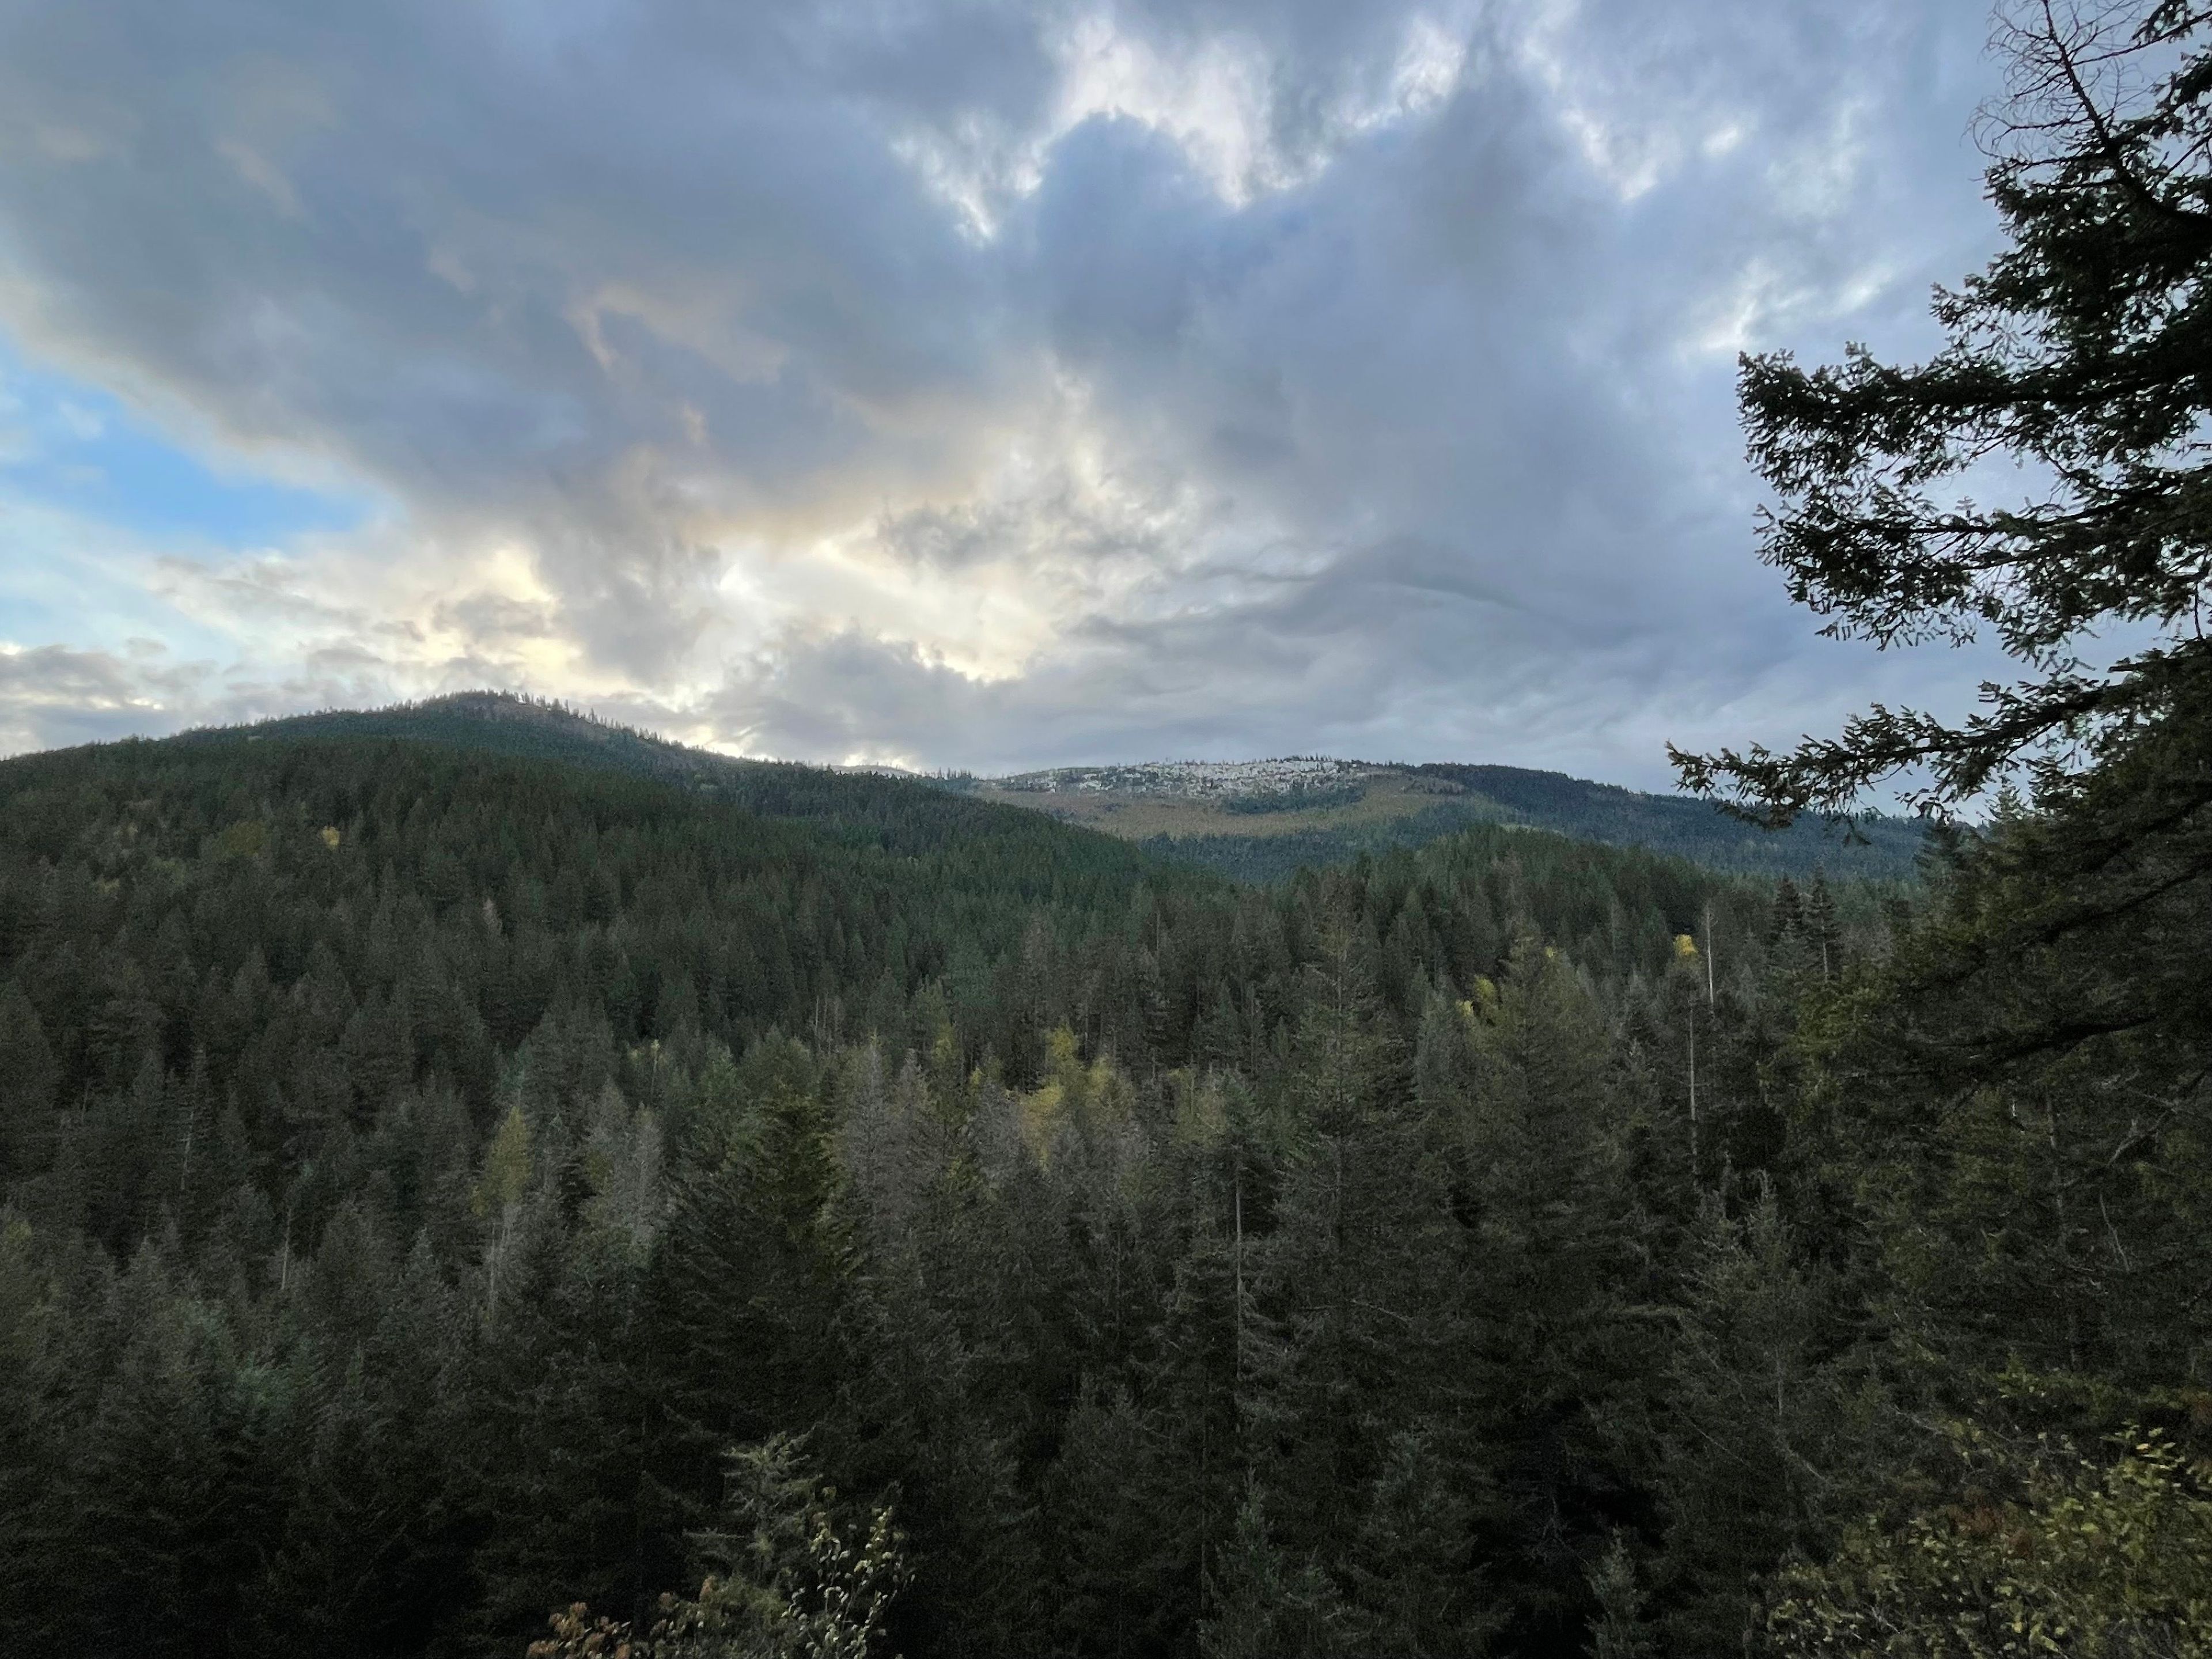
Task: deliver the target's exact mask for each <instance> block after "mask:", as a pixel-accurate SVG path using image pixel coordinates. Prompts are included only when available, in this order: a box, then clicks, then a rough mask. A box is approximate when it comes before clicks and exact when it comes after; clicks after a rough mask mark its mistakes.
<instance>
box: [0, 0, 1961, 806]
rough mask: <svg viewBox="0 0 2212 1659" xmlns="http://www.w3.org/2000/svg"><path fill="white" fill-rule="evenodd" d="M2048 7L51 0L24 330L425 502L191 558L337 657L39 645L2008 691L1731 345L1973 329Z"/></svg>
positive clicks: (1756, 722)
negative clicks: (1872, 532)
mask: <svg viewBox="0 0 2212 1659" xmlns="http://www.w3.org/2000/svg"><path fill="white" fill-rule="evenodd" d="M1983 35H1984V25H1983V23H1982V21H1981V20H1980V19H1978V17H1976V16H1975V15H1973V14H1972V9H1971V8H1969V9H1955V8H1929V7H1925V6H1922V5H1918V4H1915V3H1911V0H1858V3H1848V0H1809V3H1806V4H1802V5H1793V6H1788V7H1777V6H1773V5H1771V4H1766V3H1758V0H1701V3H1692V0H1671V3H1665V4H1652V3H1648V0H1587V3H1582V4H1573V3H1568V0H1557V3H1550V4H1546V3H1540V0H1528V3H1525V4H1503V3H1501V4H1497V5H1492V6H1475V5H1457V6H1452V5H1443V6H1437V5H1428V6H1424V5H1421V4H1418V3H1412V0H1404V3H1378V4H1374V5H1365V6H1345V5H1341V4H1338V3H1334V0H1275V3H1267V4H1262V3H1257V0H1181V3H1170V0H1141V3H1139V0H1127V3H1122V4H1121V5H1118V6H1103V7H1097V6H1086V5H1080V4H1077V3H1073V0H1054V3H1047V4H1042V5H1037V4H1026V3H1024V4H1016V3H1012V0H1008V3H1005V4H989V3H960V0H911V3H902V4H890V3H882V0H852V3H817V4H795V3H791V4H771V3H754V4H747V5H742V6H730V5H726V4H720V3H708V0H670V3H662V4H644V3H636V4H616V5H611V6H594V7H580V6H579V7H549V8H521V9H511V8H504V9H484V8H454V7H450V6H437V5H432V4H429V3H370V4H363V5H359V6H354V7H348V8H339V9H331V8H319V9H317V8H310V9H304V10H302V9H297V8H278V7H270V6H267V5H264V4H259V3H247V0H187V3H184V4H181V5H179V4H176V3H155V0H115V3H112V4H108V5H103V6H100V7H46V6H38V5H33V4H25V3H17V4H14V5H5V4H0V328H4V329H5V330H6V331H9V333H11V334H12V335H13V336H14V337H15V338H16V339H17V340H18V341H19V342H20V343H21V345H22V346H23V348H24V349H27V350H28V351H30V352H32V353H33V354H37V355H40V356H45V357H47V358H50V359H52V361H55V362H58V363H60V364H62V365H64V367H67V368H70V369H72V370H74V371H75V372H76V373H79V374H84V375H87V376H88V377H91V378H95V379H99V380H103V381H105V382H106V383H108V384H110V385H112V386H118V387H119V388H121V389H123V390H125V392H127V393H128V395H130V396H131V397H132V398H135V399H137V401H139V402H140V404H142V405H143V406H144V407H147V408H149V409H151V410H155V411H157V412H158V413H159V414H160V415H161V417H162V418H164V419H167V420H168V421H170V422H173V424H174V425H175V428H176V429H177V430H179V432H180V433H185V434H188V435H194V434H196V435H198V438H197V441H204V442H205V443H208V444H210V445H212V446H214V447H217V448H219V449H226V450H228V451H232V452H243V453H249V454H252V455H254V456H257V457H258V458H259V460H260V464H262V465H270V466H276V467H282V468H290V469H294V470H295V471H305V472H307V473H313V471H314V470H315V469H317V468H322V469H325V470H326V471H328V472H330V473H331V475H333V476H337V477H349V478H357V479H360V480H363V481H365V482H366V483H369V484H370V485H373V486H374V488H375V489H377V490H379V491H380V492H381V493H382V495H384V496H385V497H386V498H388V499H389V500H391V501H393V502H394V503H395V504H396V506H395V508H394V517H393V518H392V520H391V521H390V522H386V523H380V526H378V527H377V532H376V535H375V536H374V537H372V538H364V539H362V541H361V542H360V543H359V544H358V545H349V544H345V543H344V542H343V539H342V538H337V539H328V540H326V541H325V542H323V543H320V544H317V545H315V546H314V547H312V548H308V549H305V550H295V553H294V555H293V556H292V557H293V561H294V562H293V563H292V565H291V566H289V567H288V569H289V574H288V576H287V578H286V580H287V581H288V582H289V583H290V584H291V586H289V587H286V588H284V589H283V591H282V592H279V591H278V590H277V588H276V586H271V585H270V581H268V580H264V577H263V576H262V575H261V574H257V573H258V572H259V571H260V570H261V567H260V566H258V565H253V564H251V563H250V562H248V563H241V564H240V566H239V567H238V568H237V569H236V570H232V571H226V570H223V569H221V568H216V565H219V563H220V561H216V562H214V563H211V564H210V565H209V567H208V568H207V570H206V572H205V573H204V580H199V581H198V582H197V585H196V586H195V585H192V584H186V585H185V586H189V587H190V588H191V594H192V595H194V596H197V597H196V598H195V599H194V603H197V604H199V605H201V606H202V607H203V611H206V609H207V608H208V607H215V608H216V609H220V610H222V611H223V614H224V615H226V616H230V617H242V616H246V615H248V614H253V615H261V616H268V617H279V616H280V613H281V617H282V619H283V626H284V627H287V628H290V629H293V630H295V635H296V636H297V640H298V643H297V645H296V647H295V648H293V649H292V651H291V654H290V656H289V658H287V659H283V660H275V659H270V660H259V659H256V660H253V661H251V662H244V663H242V665H240V667H239V668H238V669H237V670H236V671H235V672H234V673H233V674H232V675H231V676H230V678H228V679H226V680H223V681H222V684H221V686H220V687H217V686H216V683H215V682H213V681H204V682H195V683H194V684H195V685H197V688H198V689H197V690H194V689H193V686H192V685H187V684H185V683H183V682H180V681H173V680H172V681H168V682H164V683H163V685H162V686H155V685H154V684H152V682H150V681H149V680H148V679H147V678H146V673H147V671H146V670H145V669H144V668H143V665H142V666H132V665H130V664H127V663H125V662H123V661H122V660H121V659H116V658H102V657H98V656H97V653H88V652H87V651H84V650H82V649H76V647H81V646H82V645H83V643H84V642H83V641H52V642H48V641H32V642H29V643H34V644H49V643H51V644H52V646H53V647H55V648H57V649H60V648H61V647H71V649H72V650H74V651H75V654H73V655H72V654H70V653H69V652H66V651H65V652H64V655H63V656H61V657H55V658H52V659H47V658H46V657H44V656H43V655H41V653H36V652H19V653H17V654H16V655H15V657H12V658H7V659H0V661H6V662H9V663H23V662H25V661H27V659H29V658H31V657H33V656H40V660H41V661H42V662H44V663H46V666H45V667H44V668H41V669H40V670H39V671H38V672H39V673H40V675H43V676H44V678H40V681H39V684H40V687H41V688H42V689H41V690H40V691H39V693H38V696H40V698H41V699H43V700H44V701H42V702H40V705H39V706H40V708H48V709H53V708H63V707H65V706H76V707H81V708H82V709H84V710H86V711H87V712H86V713H85V714H84V716H83V718H84V720H87V721H88V722H92V723H93V724H94V725H98V724H99V722H101V721H106V722H107V724H106V726H100V729H102V730H107V729H121V727H123V726H127V725H128V724H129V722H130V720H131V719H132V718H134V717H133V716H131V714H129V713H128V712H127V709H128V708H129V707H131V706H133V704H132V699H134V698H135V699H137V703H138V704H143V705H152V706H157V707H158V708H161V709H172V710H174V709H179V708H185V707H186V706H187V705H189V706H190V707H191V708H194V709H196V710H205V709H219V710H228V709H230V708H235V707H238V706H240V703H241V700H243V701H246V702H282V701H283V699H284V698H286V697H294V696H296V697H299V698H303V699H314V700H330V699H333V698H335V697H337V696H344V695H353V694H360V695H370V696H373V695H380V694H384V695H388V694H391V693H392V692H394V691H398V690H423V689H436V688H438V687H441V686H444V685H448V684H459V683H465V677H466V676H470V675H482V676H483V677H485V678H494V679H496V680H499V681H501V682H502V683H507V684H517V683H526V684H532V685H533V686H534V687H535V689H538V690H548V691H557V692H562V693H563V694H568V695H576V694H579V693H581V694H582V695H586V696H590V697H592V699H593V700H596V701H599V702H602V703H604V704H606V705H607V706H610V707H613V708H623V709H624V710H627V711H629V712H631V713H633V714H645V715H649V716H652V717H653V718H656V719H661V720H666V721H668V722H669V723H671V724H674V725H677V726H681V727H682V728H683V729H684V730H686V731H687V732H691V733H693V734H695V735H707V736H714V737H718V738H720V739H721V740H723V741H726V742H730V743H737V744H746V745H749V746H751V747H754V748H757V749H761V750H770V751H775V752H782V753H790V754H799V755H805V756H811V757H830V758H835V757H842V756H844V755H848V754H860V753H874V754H883V755H893V754H896V755H898V756H901V757H907V758H909V759H914V760H918V761H922V762H925V763H961V764H975V765H999V764H1017V763H1035V762H1039V761H1044V760H1049V759H1054V758H1062V757H1065V758H1109V757H1115V756H1128V755H1133V754H1139V753H1143V754H1154V753H1168V752H1207V753H1214V754H1225V753H1238V752H1250V751H1254V750H1285V749H1298V750H1306V749H1313V748H1322V747H1334V748H1337V749H1340V750H1346V751H1373V752H1382V751H1388V752H1394V753H1398V754H1402V755H1444V754H1455V755H1462V756H1469V757H1485V758H1488V757H1496V758H1506V759H1516V760H1522V761H1538V762H1551V763H1562V764H1565V763H1572V764H1574V765H1576V766H1577V767H1580V768H1582V769H1593V770H1602V771H1604V772H1605V773H1607V775H1618V776H1626V777H1633V778H1636V779H1638V780H1641V781H1656V779H1657V778H1658V777H1659V776H1661V775H1662V771H1663V769H1662V766H1661V764H1660V762H1659V747H1660V744H1661V743H1662V740H1663V739H1664V738H1666V737H1668V736H1675V737H1680V738H1686V739H1688V740H1692V741H1703V740H1707V739H1710V738H1717V737H1735V736H1742V735H1764V736H1767V737H1770V738H1772V737H1783V738H1786V737H1789V736H1790V735H1793V734H1794V732H1796V731H1797V730H1800V729H1803V728H1804V727H1805V726H1819V725H1822V724H1826V723H1829V722H1832V720H1834V719H1835V718H1836V717H1837V716H1838V714H1840V712H1841V711H1842V710H1844V708H1848V707H1850V706H1851V705H1852V704H1854V703H1855V702H1857V701H1860V700H1862V699H1863V697H1864V696H1867V695H1869V692H1870V691H1871V690H1875V689H1876V688H1879V689H1880V690H1881V693H1882V694H1883V695H1886V696H1892V697H1893V698H1894V697H1896V696H1900V695H1902V693H1903V692H1904V691H1912V692H1917V693H1924V694H1926V695H1929V696H1937V697H1942V696H1954V695H1955V694H1956V692H1957V690H1958V688H1959V687H1960V685H1961V684H1966V683H1968V682H1969V681H1970V680H1971V678H1972V674H1971V671H1972V669H1974V668H1975V667H1976V665H1975V664H1972V663H1970V662H1967V661H1965V660H1958V661H1952V660H1947V659H1911V660H1907V659H1874V658H1870V657H1869V656H1867V655H1865V654H1864V653H1856V652H1852V651H1849V650H1846V649H1844V648H1843V647H1833V646H1830V645H1826V644H1824V643H1820V642H1817V641H1812V640H1811V639H1810V637H1809V636H1810V635H1811V629H1810V627H1809V626H1808V623H1807V620H1806V619H1805V618H1804V617H1802V615H1796V614H1793V613H1791V612H1790V610H1789V609H1788V607H1787V606H1786V605H1784V603H1783V602H1782V599H1781V597H1780V594H1779V592H1778V585H1777V584H1776V583H1775V582H1774V581H1773V580H1772V579H1771V575H1770V574H1768V573H1766V572H1764V571H1763V570H1761V569H1760V568H1759V567H1758V566H1757V565H1756V563H1755V562H1754V561H1753V558H1752V543H1751V534H1750V507H1751V505H1752V504H1753V501H1754V500H1755V495H1754V492H1753V483H1752V481H1751V480H1750V479H1749V478H1748V477H1747V474H1746V472H1745V471H1744V469H1743V467H1742V465H1741V462H1740V460H1739V459H1738V457H1739V453H1740V441H1739V439H1738V437H1737V435H1736V432H1735V425H1734V415H1733V410H1732V407H1731V403H1730V397H1729V385H1730V379H1731V374H1732V368H1733V353H1734V350H1735V349H1736V348H1737V347H1739V346H1750V347H1753V348H1764V347H1768V346H1772V345H1793V346H1797V347H1800V348H1802V349H1804V350H1806V351H1808V352H1810V353H1832V351H1833V350H1834V349H1836V348H1837V346H1838V344H1839V343H1840V341H1841V340H1842V339H1843V338H1844V337H1871V338H1873V339H1875V341H1876V342H1877V343H1885V344H1888V345H1890V346H1893V347H1894V348H1897V349H1913V348H1915V347H1917V345H1919V344H1921V343H1923V342H1924V339H1925V325H1924V324H1923V323H1922V322H1921V321H1920V320H1919V313H1920V312H1921V311H1922V309H1923V307H1924V296H1925V293H1926V288H1927V285H1928V283H1929V282H1930V281H1933V280H1936V279H1939V278H1943V279H1948V278H1952V277H1954V276H1956V275H1957V274H1958V272H1959V271H1960V270H1963V269H1965V268H1966V267H1968V266H1970V265H1972V264H1973V263H1975V262H1977V260H1978V258H1980V257H1981V255H1982V254H1983V252H1984V251H1985V248H1986V244H1987V240H1988V238H1989V235H1990V222H1989V218H1988V216H1987V214H1986V212H1985V211H1984V210H1980V209H1978V208H1977V207H1976V206H1975V197H1976V181H1977V174H1978V162H1977V158H1976V157H1975V156H1974V155H1973V154H1972V150H1971V149H1970V148H1969V147H1968V146H1967V145H1966V143H1964V137H1963V135H1964V134H1965V132H1966V125H1967V120H1968V118H1969V115H1970V113H1971V111H1972V106H1973V105H1974V104H1975V102H1976V101H1977V100H1978V99H1979V98H1980V97H1982V96H1983V95H1984V93H1985V92H1986V91H1987V89H1988V87H1989V83H1990V80H1991V78H1992V70H1991V69H1990V65H1989V64H1987V63H1986V62H1985V61H1984V59H1983V58H1982V57H1981V55H1980V52H1979V46H1980V44H1981V40H1982V38H1983ZM395 542H397V543H402V544H405V546H406V547H407V548H408V549H409V550H410V551H409V552H408V554H407V556H405V557H404V558H401V557H398V556H394V555H393V554H392V547H393V546H394V544H395ZM510 554H511V555H512V557H510ZM65 556H66V555H65V554H63V553H57V555H56V557H57V558H63V557H65ZM518 559H519V560H520V562H521V564H522V565H523V566H526V568H527V579H526V580H525V579H524V577H522V576H520V575H517V574H514V571H513V569H510V568H509V566H510V565H511V564H512V563H513V561H514V560H518ZM502 560H507V563H502V562H501V561H502ZM403 569H404V571H406V572H409V573H411V574H410V575H409V576H408V580H411V581H412V582H413V583H414V586H413V587H411V588H405V589H404V591H403V589H402V587H401V586H396V585H395V584H397V583H398V581H399V577H398V575H396V574H393V573H394V572H396V571H401V570H403ZM487 573H488V574H487ZM257 584H258V586H257ZM180 591H182V590H181V589H180ZM257 596H258V597H257ZM180 602H181V601H180ZM256 605H258V606H259V607H260V609H259V610H258V611H256V610H255V609H254V607H255V606H256ZM195 614H201V613H197V612H196V613H195ZM237 626H239V627H240V628H241V629H242V628H243V626H244V625H243V624H237ZM556 647H557V649H556ZM100 664H104V665H105V666H97V665H100ZM96 667H97V671H95V669H96ZM20 672H21V674H30V673H32V670H31V669H30V668H24V669H22V670H21V671H20ZM104 673H112V674H113V675H115V676H119V677H121V678H117V679H115V680H114V681H113V683H112V684H110V683H109V682H107V681H104V680H102V679H101V678H100V675H101V674H104ZM72 675H77V676H80V677H81V678H71V676H72ZM133 676H137V678H135V679H134V678H132V677H133ZM71 686H75V687H76V688H77V689H76V690H75V691H71V690H70V689H69V688H70V687H71ZM241 686H242V687H244V688H246V690H240V689H239V688H240V687H241ZM165 688H166V689H165ZM72 696H75V697H76V698H77V699H78V702H77V703H76V704H75V705H71V704H70V698H71V697H72ZM195 698H197V702H194V701H193V699H195ZM118 710H121V711H125V712H115V711H118ZM166 717H167V716H164V715H161V714H148V715H146V716H145V717H144V719H143V720H142V724H150V723H153V722H155V721H156V720H158V719H160V718H166ZM4 718H10V719H16V718H18V717H16V716H5V717H4ZM58 718H59V717H58V716H55V715H51V714H48V715H41V716H40V717H39V720H40V723H35V724H22V723H21V721H20V720H19V724H18V725H17V726H15V728H14V732H15V733H18V734H20V733H21V732H31V733H32V734H33V738H35V739H37V740H45V736H44V734H46V733H48V732H52V731H55V730H58V729H60V728H59V727H58V726H55V725H54V723H53V722H54V720H56V719H58ZM21 719H27V717H21ZM87 729H91V726H88V727H87ZM9 741H10V742H17V741H18V739H17V737H16V736H14V735H11V736H10V738H9ZM19 746H20V745H19Z"/></svg>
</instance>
